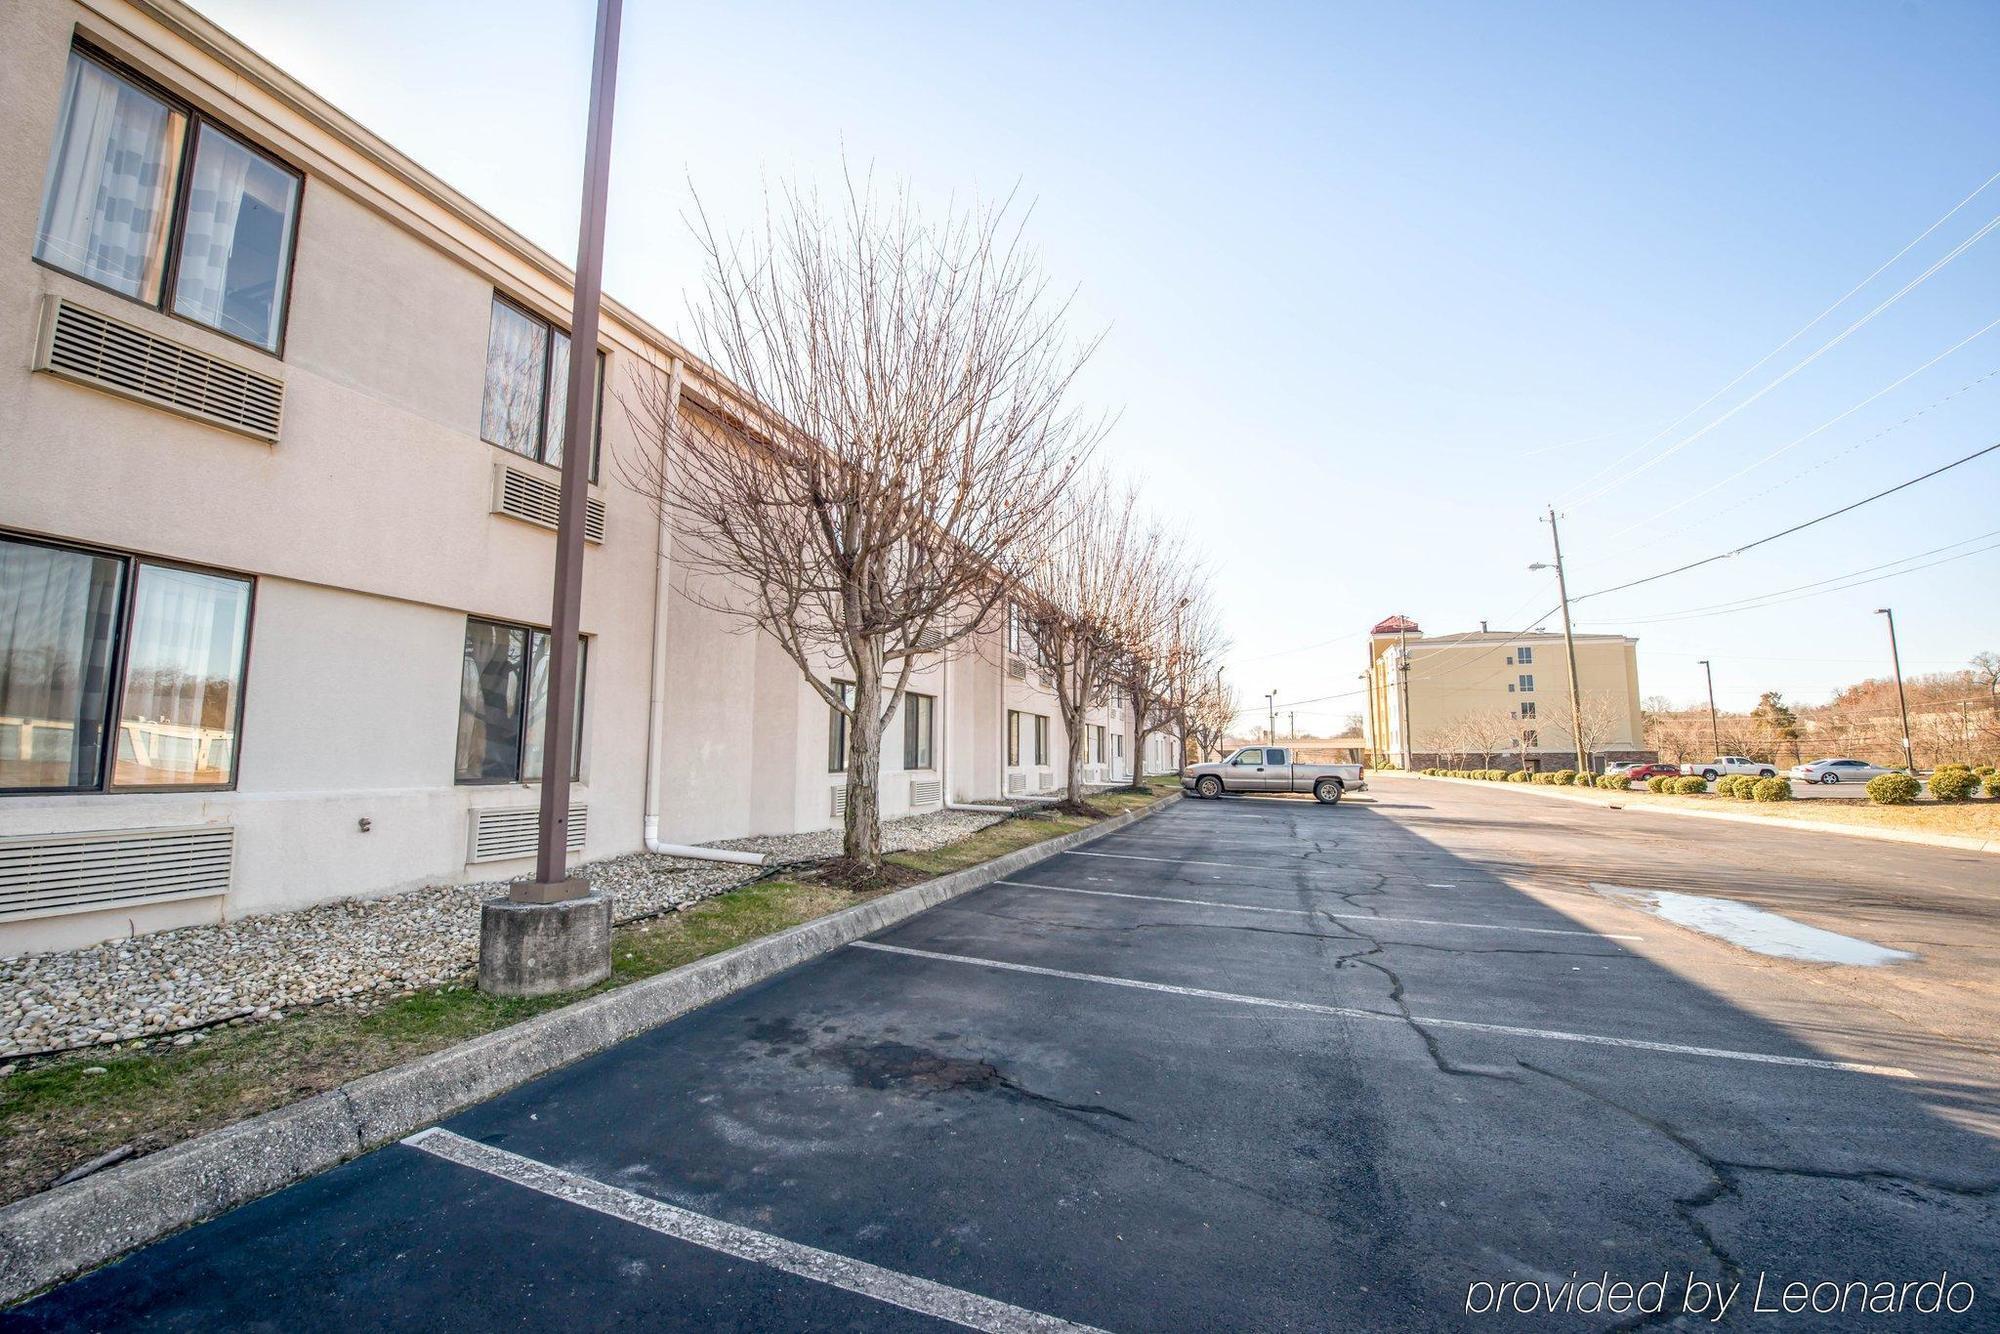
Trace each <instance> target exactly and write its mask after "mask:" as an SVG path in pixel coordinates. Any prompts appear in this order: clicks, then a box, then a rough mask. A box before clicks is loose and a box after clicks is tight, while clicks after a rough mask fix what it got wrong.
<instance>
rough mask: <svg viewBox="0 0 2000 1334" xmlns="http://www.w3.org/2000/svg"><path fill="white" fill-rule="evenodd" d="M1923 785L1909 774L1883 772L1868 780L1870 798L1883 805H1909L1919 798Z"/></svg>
mask: <svg viewBox="0 0 2000 1334" xmlns="http://www.w3.org/2000/svg"><path fill="white" fill-rule="evenodd" d="M1923 786H1924V785H1923V784H1922V783H1919V782H1918V781H1917V780H1916V779H1914V778H1912V777H1910V776H1909V775H1908V774H1883V775H1882V776H1881V777H1879V778H1871V779H1869V780H1868V800H1870V801H1872V802H1875V803H1876V804H1878V805H1882V806H1907V805H1909V804H1910V803H1911V802H1913V801H1915V800H1916V799H1917V793H1919V792H1921V791H1923Z"/></svg>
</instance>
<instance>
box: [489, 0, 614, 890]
mask: <svg viewBox="0 0 2000 1334" xmlns="http://www.w3.org/2000/svg"><path fill="white" fill-rule="evenodd" d="M623 11H624V4H623V0H598V4H597V42H596V48H595V51H594V53H593V54H592V56H591V62H590V121H589V128H588V130H587V131H586V137H585V140H584V164H583V218H582V222H581V224H580V225H579V227H578V234H577V242H576V300H575V305H574V306H573V307H572V309H571V312H570V323H569V330H570V342H569V349H570V352H569V403H568V405H567V407H568V412H567V414H566V416H565V417H564V420H563V463H562V504H561V508H560V511H559V517H558V521H557V526H556V579H555V603H554V606H553V608H552V609H551V611H550V615H549V697H548V707H547V710H546V717H547V726H546V729H545V730H544V732H543V738H544V740H543V745H542V812H541V822H540V826H539V829H538V834H537V842H536V845H535V879H534V881H532V882H523V881H517V882H515V885H514V888H513V890H512V892H511V895H510V896H511V897H512V898H514V899H515V900H516V901H519V902H529V903H550V902H555V901H559V900H562V899H568V898H580V897H582V896H583V895H584V894H585V893H587V892H588V887H587V886H585V885H584V884H583V883H582V882H580V881H572V880H570V878H569V855H568V854H569V790H570V765H571V763H572V761H573V758H574V756H575V753H576V727H577V717H576V674H577V632H578V629H579V627H580V625H581V619H582V611H583V518H584V501H585V499H586V498H587V495H588V487H589V482H590V457H591V453H592V446H593V444H594V443H595V441H594V439H593V436H592V433H591V427H592V418H593V417H594V416H595V410H596V407H597V315H598V305H599V299H600V297H601V296H602V293H603V278H604V214H605V201H606V197H607V195H608V194H609V189H610V181H611V106H612V100H613V96H614V94H615V93H616V91H617V85H618V27H619V21H620V19H621V18H622V17H623Z"/></svg>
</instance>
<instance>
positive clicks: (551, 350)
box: [479, 292, 604, 482]
mask: <svg viewBox="0 0 2000 1334" xmlns="http://www.w3.org/2000/svg"><path fill="white" fill-rule="evenodd" d="M603 407H604V354H603V353H602V352H600V353H598V354H597V391H596V401H595V402H594V403H592V404H591V410H590V427H591V429H590V435H591V442H590V480H591V481H593V482H594V481H596V480H597V465H598V455H599V446H600V444H601V440H602V435H603V430H602V425H603V423H602V418H603ZM568 414H569V335H568V334H567V333H564V332H563V331H562V330H561V329H558V328H556V327H555V326H554V325H553V324H550V323H549V322H548V321H547V320H545V319H543V318H541V317H540V316H539V315H531V314H529V313H528V312H527V311H526V310H523V309H522V308H521V307H519V306H517V305H515V304H514V303H513V302H511V301H509V300H507V298H505V297H503V296H501V295H500V294H499V293H497V292H496V293H494V296H493V318H492V322H491V323H490V324H489V325H488V326H487V331H486V393H485V398H484V401H483V402H482V403H481V405H480V410H479V435H480V438H481V439H483V440H485V441H486V442H487V443H488V444H493V445H498V446H500V448H502V449H505V450H509V451H511V452H512V453H515V454H519V455H520V456H521V457H523V458H529V459H535V460H537V461H539V462H542V463H546V464H548V465H549V466H550V467H552V468H560V467H561V466H562V461H563V433H564V430H565V428H566V425H567V417H568Z"/></svg>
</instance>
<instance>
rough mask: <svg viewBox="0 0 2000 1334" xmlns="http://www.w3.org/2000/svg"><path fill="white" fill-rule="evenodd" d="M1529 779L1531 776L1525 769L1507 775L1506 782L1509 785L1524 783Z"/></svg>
mask: <svg viewBox="0 0 2000 1334" xmlns="http://www.w3.org/2000/svg"><path fill="white" fill-rule="evenodd" d="M1531 777H1533V775H1532V774H1530V773H1529V772H1528V771H1527V770H1526V769H1516V770H1515V771H1514V772H1513V773H1511V774H1508V775H1507V781H1508V782H1510V783H1525V782H1527V781H1528V779H1530V778H1531Z"/></svg>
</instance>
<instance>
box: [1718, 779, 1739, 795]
mask: <svg viewBox="0 0 2000 1334" xmlns="http://www.w3.org/2000/svg"><path fill="white" fill-rule="evenodd" d="M1715 795H1716V796H1718V797H1733V796H1735V795H1736V775H1735V774H1724V775H1723V776H1722V777H1720V778H1718V779H1716V780H1715Z"/></svg>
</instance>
